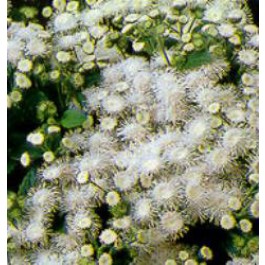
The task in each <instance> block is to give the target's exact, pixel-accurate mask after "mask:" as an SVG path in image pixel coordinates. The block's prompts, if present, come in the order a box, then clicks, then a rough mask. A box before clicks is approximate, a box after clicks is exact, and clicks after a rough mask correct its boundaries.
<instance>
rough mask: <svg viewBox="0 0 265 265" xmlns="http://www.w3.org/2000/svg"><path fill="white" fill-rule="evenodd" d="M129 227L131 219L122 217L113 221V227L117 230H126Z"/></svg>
mask: <svg viewBox="0 0 265 265" xmlns="http://www.w3.org/2000/svg"><path fill="white" fill-rule="evenodd" d="M130 226H131V217H130V216H124V217H122V218H119V219H115V220H114V221H113V227H114V228H117V229H128V228H130Z"/></svg>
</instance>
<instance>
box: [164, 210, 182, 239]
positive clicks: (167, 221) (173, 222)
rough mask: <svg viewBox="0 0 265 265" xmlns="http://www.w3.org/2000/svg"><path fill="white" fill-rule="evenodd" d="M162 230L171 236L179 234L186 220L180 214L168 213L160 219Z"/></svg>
mask: <svg viewBox="0 0 265 265" xmlns="http://www.w3.org/2000/svg"><path fill="white" fill-rule="evenodd" d="M160 223H161V228H162V229H163V230H164V231H165V232H166V233H168V234H169V235H172V234H176V233H178V232H179V231H180V230H181V229H182V228H183V226H184V220H183V218H182V217H181V215H180V214H179V213H178V212H166V213H164V214H163V215H162V216H161V218H160Z"/></svg>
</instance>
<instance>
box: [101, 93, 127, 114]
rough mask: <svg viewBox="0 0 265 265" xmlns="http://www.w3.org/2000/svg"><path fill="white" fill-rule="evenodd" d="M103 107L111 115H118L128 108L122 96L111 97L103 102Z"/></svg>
mask: <svg viewBox="0 0 265 265" xmlns="http://www.w3.org/2000/svg"><path fill="white" fill-rule="evenodd" d="M102 106H103V108H104V109H105V110H106V111H107V112H108V113H109V114H116V113H120V112H122V111H123V110H124V109H125V108H126V101H125V100H124V98H123V97H121V96H118V95H111V96H108V97H107V98H105V99H104V100H103V102H102Z"/></svg>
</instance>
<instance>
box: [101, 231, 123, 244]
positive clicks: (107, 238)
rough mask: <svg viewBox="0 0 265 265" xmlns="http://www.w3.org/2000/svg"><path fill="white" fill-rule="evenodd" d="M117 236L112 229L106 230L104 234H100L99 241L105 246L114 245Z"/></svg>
mask: <svg viewBox="0 0 265 265" xmlns="http://www.w3.org/2000/svg"><path fill="white" fill-rule="evenodd" d="M117 237H118V236H117V234H116V233H115V232H114V231H113V230H111V229H105V230H103V232H102V233H101V234H100V236H99V239H100V241H101V242H102V243H103V244H107V245H109V244H112V243H114V242H115V240H116V239H117Z"/></svg>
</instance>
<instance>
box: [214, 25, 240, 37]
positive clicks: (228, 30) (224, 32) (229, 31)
mask: <svg viewBox="0 0 265 265" xmlns="http://www.w3.org/2000/svg"><path fill="white" fill-rule="evenodd" d="M218 31H219V33H220V35H221V36H223V37H226V38H229V37H232V36H233V35H234V34H235V32H236V29H235V27H234V26H233V25H232V24H221V25H220V26H219V27H218Z"/></svg>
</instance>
